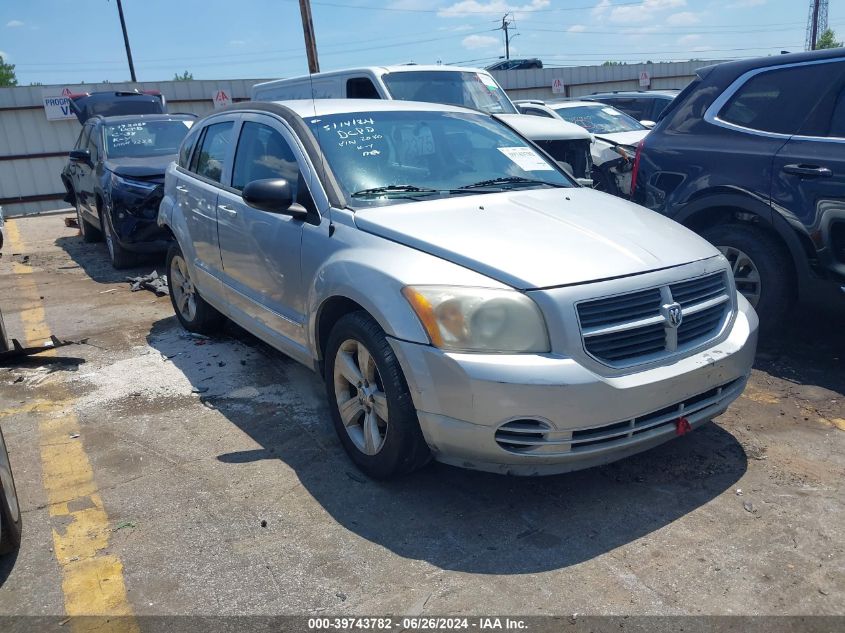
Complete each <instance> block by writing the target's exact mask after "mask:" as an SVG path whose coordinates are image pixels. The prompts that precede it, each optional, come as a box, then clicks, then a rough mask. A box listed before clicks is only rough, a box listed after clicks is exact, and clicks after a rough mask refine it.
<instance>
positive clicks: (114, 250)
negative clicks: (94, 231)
mask: <svg viewBox="0 0 845 633" xmlns="http://www.w3.org/2000/svg"><path fill="white" fill-rule="evenodd" d="M106 215H107V213H100V224H101V225H102V226H103V236H104V237H105V239H106V248H107V249H108V251H109V259H110V260H111V265H112V266H114V267H115V268H116V269H117V270H122V269H124V268H132V267H133V266H137V265H138V263H139V261H140V258H139V257H138V255H137V254H136V253H133V252H132V251H128V250H126V249H125V248H123V246H121V245H120V240H118V239H117V236H116V235H115V232H114V228H113V227H112V225H111V218H108V217H106Z"/></svg>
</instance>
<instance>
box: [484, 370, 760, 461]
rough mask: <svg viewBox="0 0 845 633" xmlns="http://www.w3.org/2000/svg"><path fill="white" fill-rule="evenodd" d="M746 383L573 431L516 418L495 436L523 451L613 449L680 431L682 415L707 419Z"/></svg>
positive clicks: (553, 452)
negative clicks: (628, 418) (556, 429)
mask: <svg viewBox="0 0 845 633" xmlns="http://www.w3.org/2000/svg"><path fill="white" fill-rule="evenodd" d="M744 386H745V378H737V379H736V380H733V381H731V382H729V383H726V384H723V385H720V386H718V387H714V388H712V389H709V390H707V391H705V392H702V393H699V394H697V395H694V396H691V397H689V398H686V399H684V400H682V401H681V402H676V403H674V404H671V405H669V406H667V407H664V408H662V409H659V410H657V411H652V412H650V413H646V414H643V415H640V416H637V417H635V418H632V419H630V420H623V421H621V422H614V423H611V424H604V425H600V426H593V427H588V428H581V429H576V430H571V431H555V430H554V429H552V427H551V426H550V425H549V423H547V422H545V421H544V420H513V421H511V422H506V423H505V424H503V425H501V426H500V427H499V428H498V429H497V430H496V434H495V439H496V443H497V444H498V445H499V447H501V448H503V449H504V450H506V451H509V452H511V453H520V454H537V455H559V454H562V453H565V454H577V453H586V452H594V451H600V450H604V449H612V448H613V447H615V446H622V445H625V444H631V443H635V442H637V441H645V440H648V439H650V438H653V437H656V436H658V435H661V434H664V433H668V432H670V431H678V427H679V425H678V421H679V420H681V418H683V419H684V420H685V421H686V422H688V423H689V424H691V425H692V424H696V423H698V422H702V421H704V420H708V419H710V418H712V417H713V416H715V415H716V414H717V413H719V412H720V411H721V410H723V409H724V408H725V407H726V406H727V405H728V404H729V403H730V402H731V401H732V400H733V399H734V398H736V397H737V396H738V395H739V394H740V393H741V392H742V389H743V387H744Z"/></svg>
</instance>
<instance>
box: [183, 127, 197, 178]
mask: <svg viewBox="0 0 845 633" xmlns="http://www.w3.org/2000/svg"><path fill="white" fill-rule="evenodd" d="M199 133H200V130H199V128H195V129H192V130H191V131H190V132H188V134H187V136H185V138H184V139H183V140H182V145H181V146H180V147H179V167H182V168H184V169H188V164H189V163H190V161H191V153H192V152H193V151H194V146H195V145H196V144H197V139H198V138H199V137H200V134H199Z"/></svg>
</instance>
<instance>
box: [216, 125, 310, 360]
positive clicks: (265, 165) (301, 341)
mask: <svg viewBox="0 0 845 633" xmlns="http://www.w3.org/2000/svg"><path fill="white" fill-rule="evenodd" d="M300 163H302V164H305V161H304V156H303V155H302V153H301V152H300V150H299V146H298V144H297V143H296V141H295V139H294V137H293V135H292V134H291V132H290V131H289V129H288V128H287V127H286V126H285V125H284V124H282V123H281V122H280V121H278V120H277V119H275V118H273V117H270V116H266V115H261V114H244V115H243V124H242V126H241V130H240V136H239V140H238V143H237V150H236V154H235V160H234V166H233V169H232V179H231V187H229V188H227V190H226V191H221V193H220V197H219V200H218V206H217V209H218V210H217V217H218V227H219V234H220V253H221V257H222V260H223V271H224V276H223V280H224V284H225V289H226V293H227V299H228V302H229V304H230V306H231V307H232V308H233V309H234V310H236V311H238V312H241V313H243V314H244V315H246V316H247V317H249V319H250V322H252V323H257V324H258V325H259V327H261V328H262V329H264V330H265V332H267V333H268V334H269V335H270V336H272V337H273V338H275V339H277V340H279V338H280V337H279V335H281V338H282V339H283V340H281V341H280V345H282V346H284V347H285V348H286V349H287V350H290V347H291V345H293V346H294V347H303V346H304V345H305V342H306V339H305V329H304V327H303V325H304V321H305V316H304V313H305V306H304V297H303V291H302V278H301V266H300V255H301V246H302V233H303V225H304V222H303V220H299V219H295V218H293V217H291V216H288V215H282V214H278V213H270V212H267V211H261V210H259V209H255V208H253V207H251V206H249V205H248V204H246V203H245V202H244V201H243V198H242V197H241V191H242V190H243V188H244V186H246V184H247V183H249V182H252V181H253V180H262V179H267V178H284V179H285V180H287V181H288V182H289V183H290V184H291V188H292V189H293V191H292V193H293V198H294V200H296V201H297V202H299V203H300V204H302V205H303V206H305V207H306V208H312V209H313V202H312V201H311V199H310V194H309V192H308V190H307V187H306V185H305V180H304V178H303V177H302V172H301V169H300Z"/></svg>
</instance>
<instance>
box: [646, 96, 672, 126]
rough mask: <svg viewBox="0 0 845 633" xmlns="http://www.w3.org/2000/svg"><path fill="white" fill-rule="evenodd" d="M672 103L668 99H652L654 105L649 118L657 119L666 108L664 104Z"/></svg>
mask: <svg viewBox="0 0 845 633" xmlns="http://www.w3.org/2000/svg"><path fill="white" fill-rule="evenodd" d="M670 103H672V102H671V101H669V100H668V99H654V107H653V108H652V110H651V120H652V121H657V119H659V118H660V115H661V114H662V113H663V111H664V110H665V109H666V106H667V105H669V104H670Z"/></svg>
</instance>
